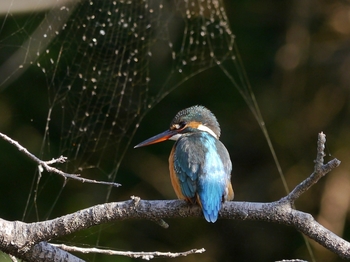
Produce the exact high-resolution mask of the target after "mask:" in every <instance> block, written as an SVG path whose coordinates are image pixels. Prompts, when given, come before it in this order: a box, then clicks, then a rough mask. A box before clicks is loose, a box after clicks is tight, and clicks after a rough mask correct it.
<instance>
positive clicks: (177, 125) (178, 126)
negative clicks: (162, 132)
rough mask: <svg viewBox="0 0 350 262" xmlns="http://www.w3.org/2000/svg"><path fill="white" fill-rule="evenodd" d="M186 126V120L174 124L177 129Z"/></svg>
mask: <svg viewBox="0 0 350 262" xmlns="http://www.w3.org/2000/svg"><path fill="white" fill-rule="evenodd" d="M185 127H186V123H185V122H180V123H178V124H175V125H173V128H174V129H176V130H181V129H183V128H185Z"/></svg>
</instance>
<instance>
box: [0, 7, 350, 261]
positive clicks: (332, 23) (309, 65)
mask: <svg viewBox="0 0 350 262" xmlns="http://www.w3.org/2000/svg"><path fill="white" fill-rule="evenodd" d="M224 5H225V8H226V12H227V15H228V18H229V21H230V25H231V28H232V31H233V32H234V34H235V35H236V41H237V45H238V48H239V51H240V54H241V57H242V59H243V61H244V65H245V68H246V71H247V74H248V78H249V80H250V82H251V84H252V88H253V91H254V93H255V96H256V97H257V101H258V103H259V105H260V107H261V112H262V115H263V117H264V120H265V122H266V126H267V130H268V131H269V134H270V136H271V139H272V142H273V145H274V146H275V149H276V153H277V156H278V158H279V160H280V162H281V166H282V169H283V171H284V174H285V176H286V179H287V182H288V186H289V188H290V189H292V188H293V187H294V186H295V185H297V184H298V183H300V182H301V181H302V180H303V179H305V178H306V177H307V176H308V175H310V174H311V173H312V171H313V164H314V163H313V160H314V159H315V157H316V142H317V134H318V133H319V132H321V131H323V132H324V133H325V134H326V135H327V148H326V152H327V157H326V160H329V159H331V158H332V157H336V158H338V159H339V160H341V161H342V164H341V167H339V168H338V169H337V170H335V171H334V172H332V173H331V174H329V175H327V177H325V178H324V179H322V180H321V181H320V182H319V183H318V184H317V185H315V186H314V187H312V188H311V189H310V190H309V191H308V192H307V193H305V194H304V195H303V196H301V198H300V199H299V200H298V201H297V203H296V206H297V208H298V209H299V210H302V211H305V212H308V213H311V214H312V215H313V216H314V217H315V218H317V219H318V221H319V222H320V223H321V224H323V225H324V226H325V227H327V228H329V229H330V230H332V231H333V232H335V233H336V234H338V235H340V236H342V237H343V238H345V239H349V237H350V236H349V230H350V228H349V226H348V224H349V214H348V213H349V199H350V176H349V172H350V169H349V165H350V161H349V160H350V159H349V156H350V146H349V145H350V144H349V142H350V135H349V134H350V132H349V128H350V121H349V103H348V96H349V81H350V78H349V72H350V63H349V61H350V60H349V58H350V56H349V54H350V42H349V35H350V2H349V1H302V0H299V1H257V0H255V1H254V0H240V1H225V2H224ZM19 19H23V21H26V19H27V17H26V15H24V14H23V15H21V16H20V17H19ZM5 25H6V26H8V27H9V28H11V27H10V25H8V23H5ZM2 30H3V32H5V30H10V29H7V28H6V27H4V28H3V29H2ZM0 39H1V31H0ZM2 43H5V41H2ZM0 48H1V47H0ZM0 59H1V58H0ZM33 79H35V84H34V85H32V84H31V83H32V82H31V81H33ZM46 85H47V83H46V80H45V78H44V77H43V75H42V74H41V72H40V70H39V69H38V68H29V70H28V71H27V72H26V73H25V74H24V75H22V76H21V77H20V78H19V79H18V80H16V81H15V82H14V83H13V84H12V85H10V86H9V87H8V88H7V89H5V90H4V91H3V92H2V93H1V94H0V112H1V114H0V132H3V133H6V134H7V135H9V136H10V137H12V138H13V139H15V140H18V141H19V142H20V143H21V144H22V145H23V146H25V147H27V148H28V150H30V151H31V152H33V153H34V154H37V155H38V154H39V152H40V146H41V141H42V136H43V131H44V125H43V123H45V117H46V110H47V98H46V94H47V93H46ZM199 87H200V88H199ZM218 87H220V90H218ZM195 104H201V105H204V106H206V107H208V108H209V109H210V110H212V112H213V113H214V114H215V115H216V116H217V118H218V120H219V122H220V124H221V129H222V136H221V141H222V142H223V143H224V144H225V145H226V147H227V149H228V151H229V152H230V155H231V159H232V163H233V171H232V184H233V188H234V191H235V200H237V201H256V202H268V201H274V200H277V199H279V198H281V197H283V196H284V195H285V194H286V193H285V191H284V188H283V184H282V182H281V179H280V178H279V175H278V172H277V168H276V165H275V163H274V161H273V158H272V156H271V153H270V151H269V148H268V146H267V143H266V140H265V138H264V137H263V134H262V132H261V130H260V128H259V125H258V124H257V122H256V120H255V119H254V117H253V115H252V113H251V112H250V110H249V108H248V106H247V105H246V104H245V102H244V101H243V99H242V97H241V96H240V95H239V93H238V92H237V90H235V89H234V88H232V84H231V83H230V82H229V81H228V79H227V78H226V77H225V76H224V74H223V73H222V71H221V70H220V69H219V68H212V69H209V70H207V71H205V72H204V73H201V74H198V75H196V76H195V77H194V78H191V79H189V80H188V81H186V82H185V83H184V84H183V85H181V86H180V87H179V88H177V89H176V90H175V91H174V92H172V93H170V94H169V95H168V96H166V97H165V98H164V99H163V100H162V101H161V102H160V103H159V104H157V105H156V106H155V107H154V108H153V109H152V110H151V111H150V112H149V113H148V114H147V115H146V117H145V118H144V119H143V121H142V123H141V126H140V128H139V130H138V131H137V133H136V135H135V137H134V138H133V140H132V143H131V144H132V145H135V144H137V143H139V142H141V141H143V140H144V139H146V138H148V137H150V136H152V135H155V134H157V133H159V132H161V131H163V130H165V129H167V128H168V126H169V123H170V121H171V119H172V118H173V116H174V115H175V114H176V113H177V112H178V111H179V110H181V109H183V108H185V107H188V106H191V105H195ZM165 108H166V110H165ZM55 143H57V142H55V141H52V144H53V146H55ZM171 147H172V142H165V143H162V144H158V145H154V146H150V147H145V148H141V149H137V150H136V149H135V150H134V149H133V148H132V147H130V148H129V149H128V151H127V153H126V155H125V158H124V160H123V162H122V165H121V168H120V170H119V173H118V175H117V181H116V182H119V183H121V184H122V185H123V186H122V187H121V188H118V189H116V190H113V191H112V197H111V201H123V200H127V199H129V198H130V196H131V195H136V196H140V197H141V198H142V199H173V198H175V194H174V192H173V190H172V188H171V185H170V179H169V176H168V162H167V158H168V154H169V153H170V150H171ZM0 167H1V170H2V172H1V173H2V175H1V176H0V192H1V197H2V199H3V200H2V201H0V216H1V217H2V218H4V219H9V220H21V219H22V215H23V212H24V208H25V205H26V201H27V199H28V194H29V192H31V184H32V181H33V174H34V170H35V169H36V167H35V165H34V164H33V163H31V161H30V160H28V159H27V158H26V157H24V156H23V155H22V154H21V153H19V152H17V151H16V150H15V149H14V148H13V147H12V146H10V145H9V144H8V143H6V142H4V141H0ZM34 181H35V180H34ZM48 181H49V182H48ZM34 183H35V182H34ZM45 183H49V185H50V186H45ZM61 189H62V180H61V178H58V177H56V176H55V175H48V174H46V173H45V174H44V178H43V180H42V184H41V185H40V186H39V190H40V198H38V201H37V205H38V206H40V207H41V208H40V212H41V213H40V214H38V215H39V217H45V216H46V215H47V214H49V217H50V218H53V217H56V216H60V215H64V214H67V213H70V212H74V211H77V210H79V209H82V208H85V207H89V206H91V205H94V204H97V203H103V202H104V199H105V191H106V188H105V187H103V186H98V185H87V184H79V183H78V182H74V181H73V182H69V183H68V184H67V186H66V187H64V188H63V191H62V192H61V193H60V191H61ZM59 193H60V195H59V199H58V201H57V204H56V205H54V206H53V202H54V200H55V198H56V196H58V194H59ZM30 207H31V209H30V211H29V212H32V213H35V212H34V207H33V205H30ZM51 208H52V210H51ZM33 220H35V215H33V216H32V217H29V218H27V219H26V221H33ZM167 222H168V223H169V224H170V228H169V229H166V230H165V229H162V228H160V227H159V226H157V225H156V224H154V223H152V222H150V221H122V222H116V223H112V224H109V225H104V226H103V227H102V237H101V240H100V243H99V245H100V246H105V247H109V248H113V249H116V250H130V251H155V250H157V251H164V252H165V251H171V252H178V251H185V250H188V249H192V248H202V247H203V248H205V249H206V252H205V253H204V254H201V255H192V256H189V257H185V258H176V259H158V260H161V261H168V260H169V261H170V260H171V261H276V260H281V259H292V258H299V259H305V260H311V258H310V255H309V254H308V252H307V250H306V247H305V244H304V242H303V238H302V236H301V235H300V234H299V233H298V232H297V231H296V230H295V229H294V228H290V227H286V226H282V225H277V224H269V223H262V222H249V221H231V220H218V221H217V222H216V223H215V224H209V223H207V222H206V221H205V220H204V219H176V220H170V219H169V220H167ZM98 232H99V228H92V229H90V230H86V231H83V232H80V233H78V234H76V235H74V236H67V238H65V239H61V240H60V241H63V242H64V243H68V244H77V245H78V244H79V245H84V244H89V245H94V243H95V242H96V238H97V236H98V234H99V233H98ZM311 244H312V248H313V251H314V253H315V257H316V259H317V261H339V260H340V259H339V258H338V257H337V256H335V255H332V254H331V253H329V252H328V251H325V249H323V248H322V247H320V246H319V245H318V244H315V243H314V242H312V241H311ZM3 258H4V256H3ZM4 259H5V258H4ZM86 259H88V260H90V261H92V260H93V258H92V257H91V256H87V257H86ZM115 259H116V258H110V257H107V256H101V257H99V256H98V257H97V258H96V261H112V260H113V261H115ZM117 259H118V260H120V261H130V260H132V259H128V258H117Z"/></svg>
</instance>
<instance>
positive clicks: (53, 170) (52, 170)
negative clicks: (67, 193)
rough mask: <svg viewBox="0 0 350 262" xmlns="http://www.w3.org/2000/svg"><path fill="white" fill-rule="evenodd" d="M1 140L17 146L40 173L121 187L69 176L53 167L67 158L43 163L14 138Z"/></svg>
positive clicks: (0, 136) (73, 175) (77, 176)
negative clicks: (44, 172)
mask: <svg viewBox="0 0 350 262" xmlns="http://www.w3.org/2000/svg"><path fill="white" fill-rule="evenodd" d="M0 138H2V139H3V140H5V141H7V142H9V143H10V144H11V145H13V146H15V147H16V148H17V149H18V150H19V151H20V152H22V153H24V154H25V155H26V156H27V157H28V158H29V159H31V160H33V161H34V162H35V163H36V164H37V165H38V168H39V172H42V169H45V170H46V171H47V172H49V173H54V174H57V175H60V176H62V177H63V178H64V179H73V180H78V181H80V182H82V183H92V184H102V185H108V186H113V187H119V186H121V185H120V184H118V183H114V182H105V181H97V180H92V179H87V178H83V177H80V175H79V174H68V173H65V172H63V171H61V170H59V169H57V168H55V167H52V166H51V165H52V164H57V163H58V164H62V163H64V162H66V160H67V157H64V156H60V157H59V158H56V159H52V160H49V161H43V160H41V159H39V158H38V157H36V156H35V155H33V154H32V153H30V152H29V151H28V150H27V149H26V148H25V147H23V146H21V145H20V144H19V143H18V142H17V141H15V140H13V139H12V138H10V137H8V136H7V135H5V134H3V133H0Z"/></svg>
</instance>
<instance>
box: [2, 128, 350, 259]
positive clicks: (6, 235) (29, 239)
mask: <svg viewBox="0 0 350 262" xmlns="http://www.w3.org/2000/svg"><path fill="white" fill-rule="evenodd" d="M12 141H13V140H12ZM325 141H326V140H325V135H324V134H323V133H320V134H319V139H318V147H317V148H318V149H317V157H316V161H315V170H314V172H313V173H312V174H311V175H310V176H309V177H308V178H306V179H305V180H304V181H302V182H301V183H300V184H299V185H297V186H296V187H295V188H294V190H293V191H292V192H291V193H290V194H288V195H287V196H286V197H284V198H282V199H280V200H279V201H275V202H271V203H253V202H226V203H224V204H223V206H222V208H221V210H220V218H225V219H240V220H256V221H267V222H275V223H280V224H285V225H288V226H293V227H295V228H296V229H297V230H299V231H300V232H302V233H304V234H305V235H306V236H308V237H309V238H311V239H313V240H315V241H316V242H318V243H319V244H321V245H322V246H324V247H326V248H327V249H329V250H331V251H333V252H334V253H336V254H338V255H339V256H340V257H343V258H347V259H350V243H349V242H347V241H345V240H344V239H342V238H340V237H339V236H337V235H335V234H334V233H332V232H331V231H329V230H328V229H326V228H324V227H323V226H322V225H320V224H319V223H318V222H317V221H316V220H315V219H314V218H313V217H312V216H311V215H310V214H307V213H304V212H301V211H298V210H295V209H294V207H293V202H294V201H295V200H296V199H297V198H298V197H299V196H300V195H301V194H303V193H304V192H305V191H307V190H308V189H309V188H310V187H311V186H312V185H314V184H316V183H317V181H318V180H319V179H320V178H321V177H323V176H324V175H325V174H327V173H328V172H330V171H331V170H332V169H334V168H335V167H337V166H339V164H340V161H339V160H337V159H333V160H331V161H329V162H328V163H326V164H323V157H324V152H323V150H324V144H325ZM14 142H15V141H14ZM16 143H17V142H16ZM35 161H39V163H40V165H43V166H44V168H46V166H45V165H47V163H45V162H43V161H41V160H35ZM52 161H55V160H52ZM56 161H62V158H60V159H59V160H56ZM202 216H203V215H202V212H201V210H200V207H199V206H189V205H188V204H187V203H186V202H185V201H183V200H163V201H145V200H141V199H140V198H139V197H135V196H133V197H132V198H131V200H128V201H124V202H115V203H106V204H101V205H96V206H93V207H90V208H87V209H83V210H80V211H77V212H75V213H72V214H69V215H65V216H62V217H59V218H56V219H52V220H48V221H43V222H36V223H23V222H20V221H14V222H10V221H6V220H3V219H0V236H2V241H1V243H0V249H1V250H3V251H4V252H6V253H9V254H12V255H14V256H17V257H20V258H27V257H26V255H27V254H28V253H31V252H33V250H35V248H38V243H39V244H41V243H46V242H42V241H48V240H50V239H54V238H57V237H60V236H65V235H68V234H71V233H73V232H76V231H79V230H82V229H86V228H89V227H91V226H95V225H100V224H103V223H106V222H110V221H117V220H125V219H147V220H151V221H156V222H157V223H159V224H161V225H166V226H168V224H166V222H165V221H164V220H163V219H166V218H186V217H202ZM23 232H26V233H25V234H23ZM41 245H42V244H41ZM188 252H194V251H188ZM196 252H197V251H196ZM198 252H199V251H198ZM135 254H138V255H140V256H141V255H142V254H150V253H135ZM155 254H159V253H154V252H153V253H152V255H155ZM169 254H170V253H169ZM180 254H181V253H180ZM182 254H184V253H183V252H182ZM145 257H146V256H145ZM27 260H28V259H27Z"/></svg>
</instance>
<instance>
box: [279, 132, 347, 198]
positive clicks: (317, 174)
mask: <svg viewBox="0 0 350 262" xmlns="http://www.w3.org/2000/svg"><path fill="white" fill-rule="evenodd" d="M325 143H326V135H325V134H323V133H322V132H321V133H319V134H318V141H317V157H316V160H315V169H314V172H313V173H312V174H311V175H310V176H309V177H308V178H307V179H305V180H304V181H303V182H301V183H300V184H299V185H297V186H296V187H295V188H294V189H293V190H292V192H290V193H289V194H288V196H286V197H285V200H287V201H289V202H290V203H294V201H295V200H296V199H297V198H299V197H300V196H301V195H302V194H303V193H305V192H306V191H307V190H308V189H309V188H310V187H311V186H313V185H314V184H316V183H317V182H318V180H320V179H321V178H322V177H323V176H325V175H326V174H327V173H329V172H330V171H331V170H332V169H334V168H336V167H338V166H339V165H340V161H339V160H338V159H336V158H335V159H333V160H331V161H329V162H328V163H327V164H325V165H324V164H323V157H324V156H325V154H324V149H325Z"/></svg>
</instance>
